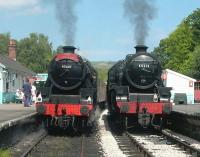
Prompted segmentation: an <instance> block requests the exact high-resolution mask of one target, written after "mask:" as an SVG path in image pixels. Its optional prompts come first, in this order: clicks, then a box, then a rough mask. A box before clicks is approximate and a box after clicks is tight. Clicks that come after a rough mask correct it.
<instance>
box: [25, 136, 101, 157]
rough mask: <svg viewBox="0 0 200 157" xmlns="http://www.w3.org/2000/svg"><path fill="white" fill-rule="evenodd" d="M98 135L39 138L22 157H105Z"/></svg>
mask: <svg viewBox="0 0 200 157" xmlns="http://www.w3.org/2000/svg"><path fill="white" fill-rule="evenodd" d="M97 141H98V137H97V136H96V135H90V136H87V135H85V134H83V135H81V136H61V135H59V136H51V135H48V134H44V135H42V136H41V137H40V138H38V139H37V140H36V141H35V142H34V143H33V144H32V146H30V147H29V148H28V149H27V150H26V151H25V152H24V153H23V154H22V155H21V157H37V156H38V157H40V156H42V157H49V156H57V157H78V156H80V157H93V156H96V157H98V156H103V155H102V150H101V147H100V146H99V144H98V142H97Z"/></svg>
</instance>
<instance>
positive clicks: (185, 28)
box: [153, 9, 200, 79]
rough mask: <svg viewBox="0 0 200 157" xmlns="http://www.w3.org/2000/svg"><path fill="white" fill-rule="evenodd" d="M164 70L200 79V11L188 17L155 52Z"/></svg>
mask: <svg viewBox="0 0 200 157" xmlns="http://www.w3.org/2000/svg"><path fill="white" fill-rule="evenodd" d="M153 53H154V54H155V55H157V56H158V57H159V58H160V61H161V63H162V65H163V67H164V68H169V69H172V70H175V71H177V72H180V73H182V74H185V75H188V76H191V77H194V78H196V79H200V72H199V71H200V69H199V68H200V62H199V61H200V9H196V10H195V11H194V12H193V13H192V14H190V15H189V16H188V17H186V18H185V19H184V20H183V21H182V22H181V23H180V24H179V25H178V26H177V28H176V30H175V31H173V32H172V33H171V34H170V35H169V36H168V37H167V38H165V39H163V40H161V41H160V44H159V46H158V47H156V48H155V49H154V51H153Z"/></svg>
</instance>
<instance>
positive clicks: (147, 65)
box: [138, 64, 150, 68]
mask: <svg viewBox="0 0 200 157" xmlns="http://www.w3.org/2000/svg"><path fill="white" fill-rule="evenodd" d="M138 67H139V68H150V65H149V64H139V65H138Z"/></svg>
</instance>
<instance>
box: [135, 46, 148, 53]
mask: <svg viewBox="0 0 200 157" xmlns="http://www.w3.org/2000/svg"><path fill="white" fill-rule="evenodd" d="M135 49H136V53H141V52H147V49H148V47H147V46H145V45H136V46H135Z"/></svg>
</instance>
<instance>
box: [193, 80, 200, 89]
mask: <svg viewBox="0 0 200 157" xmlns="http://www.w3.org/2000/svg"><path fill="white" fill-rule="evenodd" d="M194 90H200V82H195V83H194Z"/></svg>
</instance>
